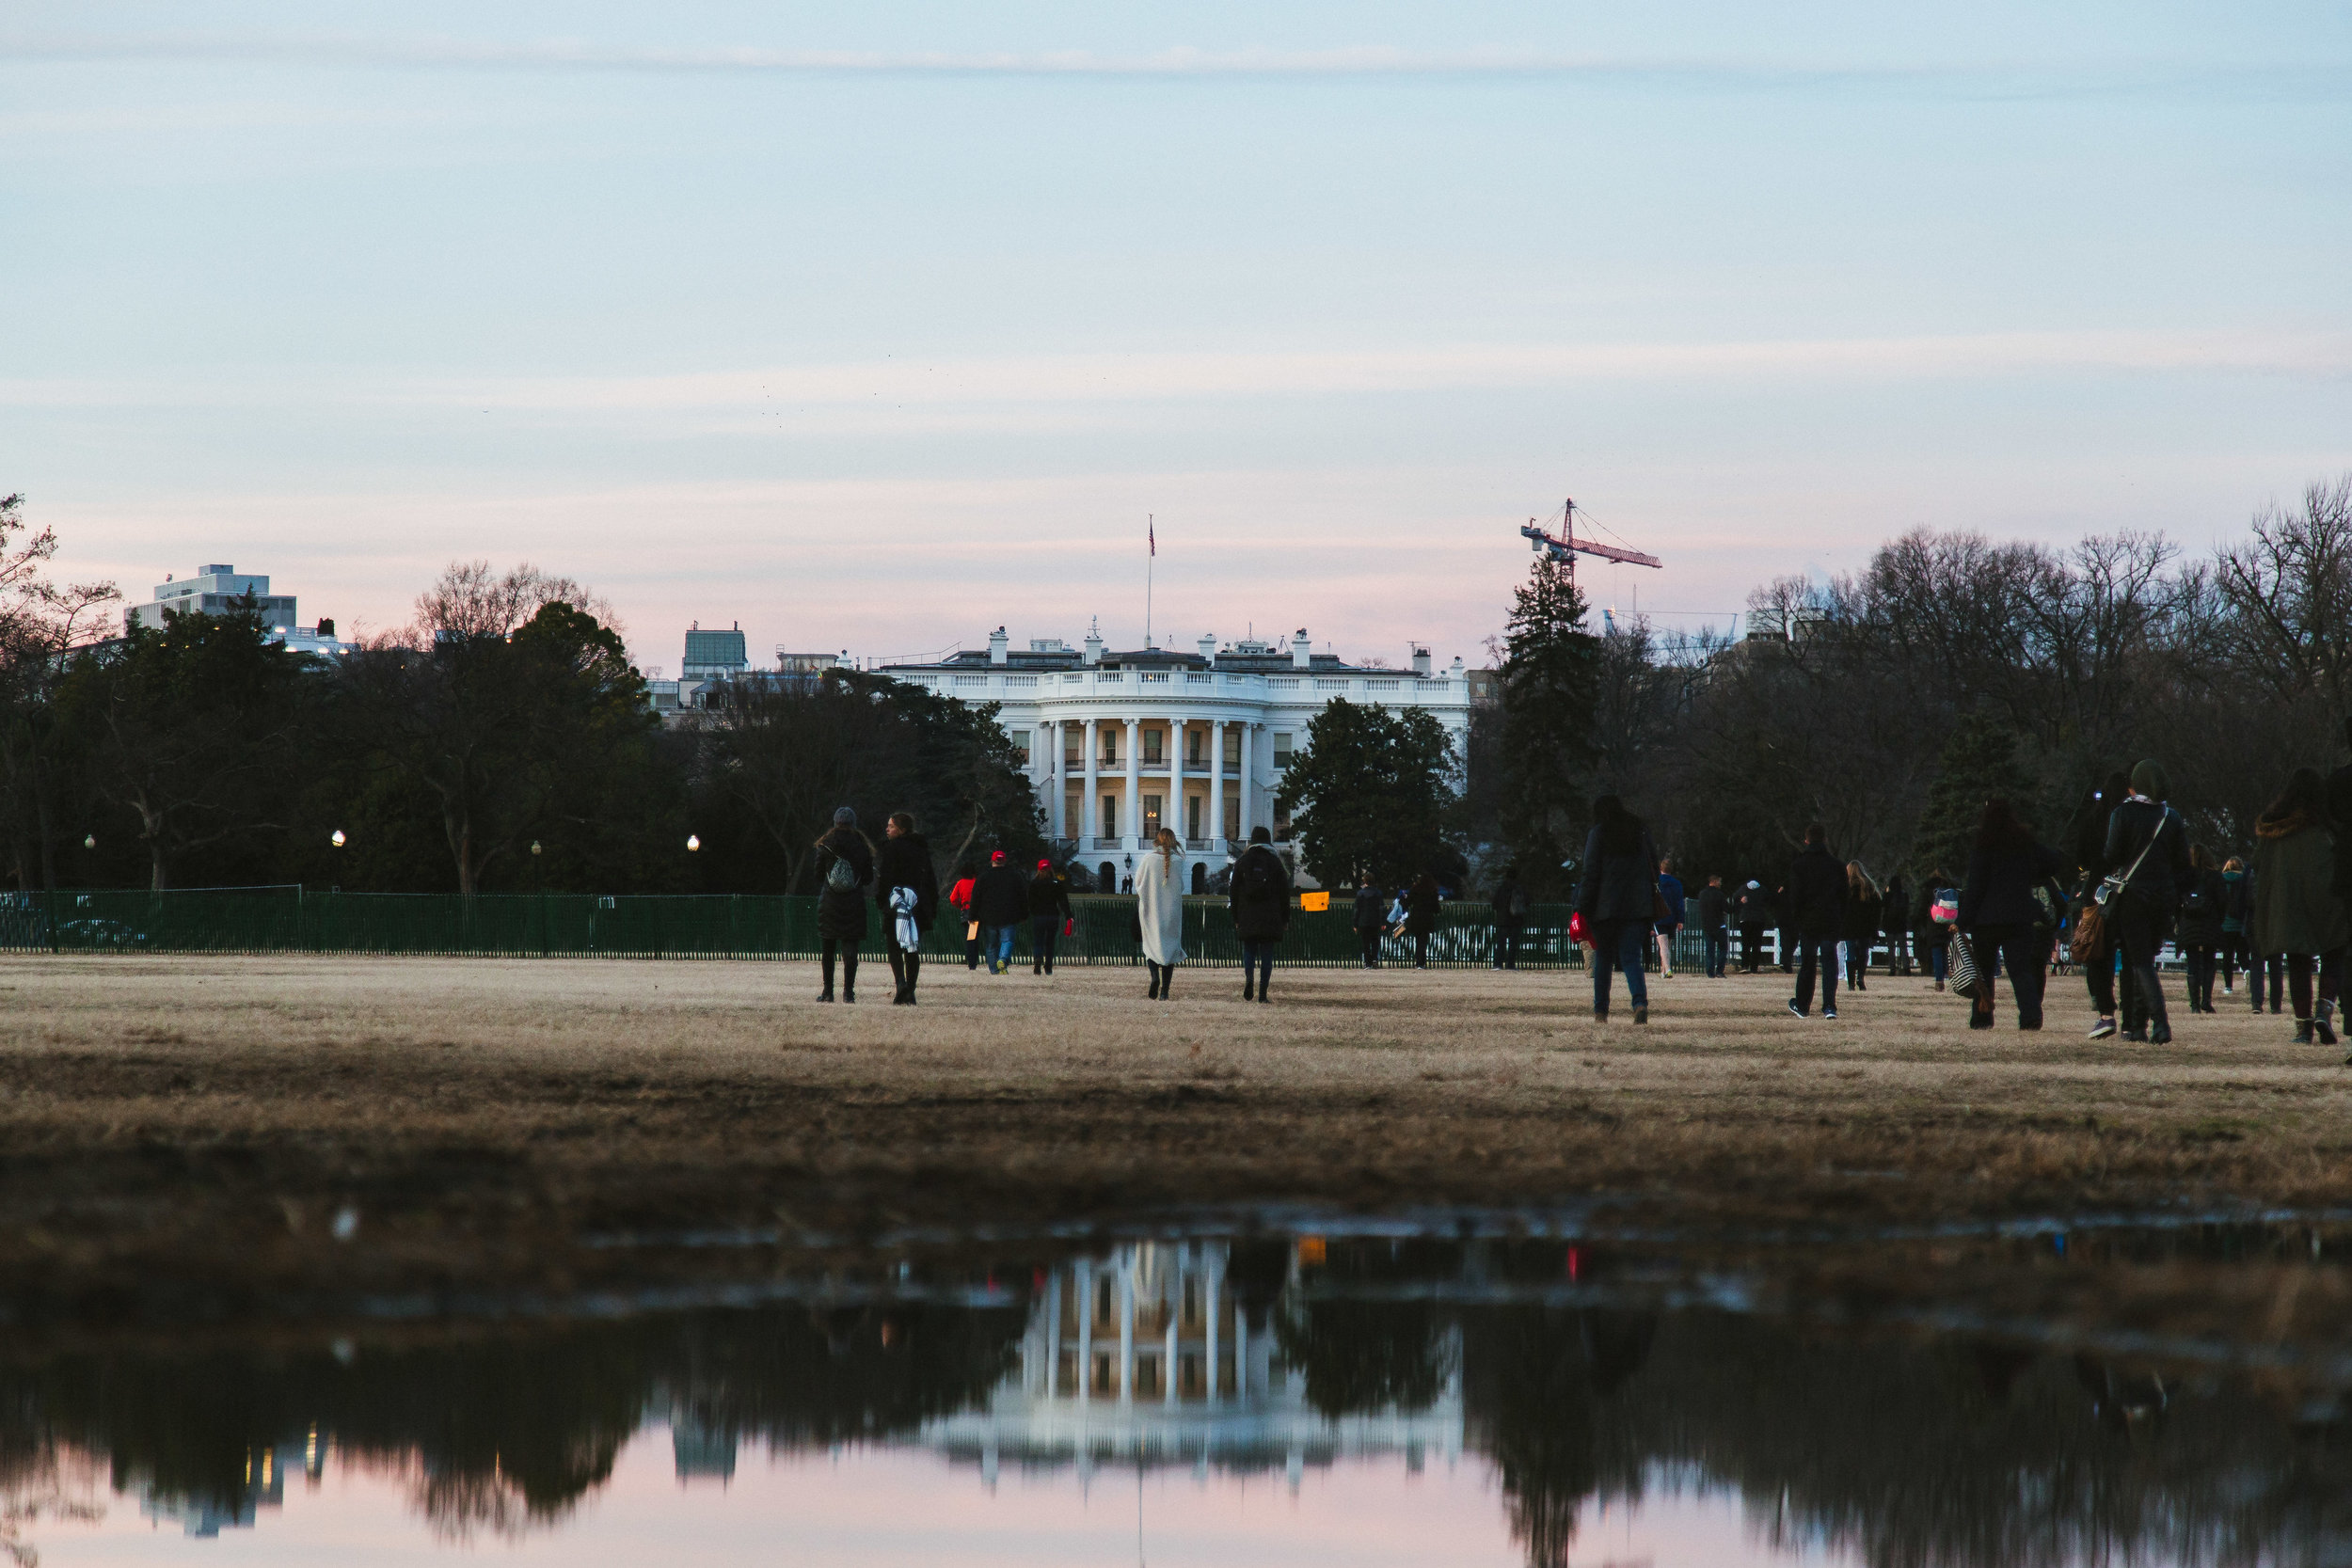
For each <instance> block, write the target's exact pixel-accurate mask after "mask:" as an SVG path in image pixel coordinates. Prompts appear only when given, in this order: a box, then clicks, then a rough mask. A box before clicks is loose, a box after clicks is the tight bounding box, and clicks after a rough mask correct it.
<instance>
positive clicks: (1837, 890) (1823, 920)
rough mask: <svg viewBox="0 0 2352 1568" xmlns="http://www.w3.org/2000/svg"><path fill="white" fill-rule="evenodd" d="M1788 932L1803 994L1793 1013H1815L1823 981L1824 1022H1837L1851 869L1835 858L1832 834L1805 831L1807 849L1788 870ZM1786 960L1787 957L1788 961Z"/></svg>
mask: <svg viewBox="0 0 2352 1568" xmlns="http://www.w3.org/2000/svg"><path fill="white" fill-rule="evenodd" d="M1846 901H1847V893H1846V868H1845V867H1844V866H1842V865H1839V864H1838V863H1837V861H1836V857H1835V856H1833V855H1832V854H1831V853H1830V852H1829V830H1828V829H1827V828H1824V827H1822V826H1821V825H1820V823H1819V822H1816V823H1814V824H1813V825H1812V826H1811V827H1809V828H1807V829H1805V831H1804V847H1803V848H1801V849H1799V850H1798V851H1797V856H1796V859H1795V860H1793V861H1791V862H1790V863H1789V864H1788V929H1789V930H1790V932H1791V933H1792V934H1793V935H1794V937H1795V939H1796V945H1795V949H1794V958H1795V961H1796V966H1797V994H1796V995H1794V996H1792V997H1790V998H1789V999H1788V1010H1789V1011H1790V1012H1792V1013H1794V1014H1796V1015H1797V1016H1798V1017H1799V1018H1808V1017H1810V1016H1812V1012H1813V976H1814V974H1815V973H1816V972H1817V971H1818V972H1819V973H1820V977H1821V1016H1822V1017H1823V1018H1832V1019H1834V1018H1836V1016H1837V940H1838V936H1839V934H1840V933H1841V932H1843V931H1844V930H1845V928H1846ZM1784 956H1786V955H1784Z"/></svg>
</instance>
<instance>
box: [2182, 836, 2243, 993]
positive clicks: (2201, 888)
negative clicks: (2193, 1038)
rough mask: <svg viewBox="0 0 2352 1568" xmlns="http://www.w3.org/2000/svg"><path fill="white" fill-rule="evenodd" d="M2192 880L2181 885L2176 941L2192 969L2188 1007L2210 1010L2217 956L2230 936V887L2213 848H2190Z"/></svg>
mask: <svg viewBox="0 0 2352 1568" xmlns="http://www.w3.org/2000/svg"><path fill="white" fill-rule="evenodd" d="M2188 865H2189V872H2188V881H2187V882H2186V883H2185V885H2184V886H2183V887H2182V889H2181V925H2180V930H2179V933H2178V935H2177V936H2176V937H2175V939H2174V940H2175V942H2176V943H2177V945H2178V946H2179V947H2180V950H2181V957H2182V958H2183V959H2184V960H2185V964H2186V967H2187V970H2188V1010H2189V1011H2190V1012H2192V1013H2209V1012H2212V1011H2213V1010H2214V1006H2213V978H2214V971H2215V967H2216V960H2217V958H2218V957H2219V954H2220V952H2221V949H2222V947H2223V945H2224V944H2225V943H2226V942H2228V940H2229V939H2228V938H2227V937H2226V936H2224V935H2223V934H2222V930H2221V921H2222V912H2223V909H2224V907H2225V906H2226V904H2227V903H2228V900H2229V896H2230V888H2229V884H2228V883H2227V882H2224V881H2223V880H2222V879H2221V872H2220V871H2219V870H2218V869H2217V867H2216V866H2215V865H2214V862H2213V851H2212V850H2210V849H2208V848H2206V847H2204V846H2203V845H2201V844H2198V845H2192V846H2191V847H2189V851H2188Z"/></svg>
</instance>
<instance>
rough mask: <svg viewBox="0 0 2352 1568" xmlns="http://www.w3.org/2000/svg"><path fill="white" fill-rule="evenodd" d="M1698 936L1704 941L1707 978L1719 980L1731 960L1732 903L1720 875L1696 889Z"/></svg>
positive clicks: (1709, 879)
mask: <svg viewBox="0 0 2352 1568" xmlns="http://www.w3.org/2000/svg"><path fill="white" fill-rule="evenodd" d="M1699 932H1700V934H1701V935H1702V936H1704V937H1706V939H1707V977H1708V979H1710V980H1720V979H1722V978H1723V977H1724V967H1725V965H1726V964H1727V963H1728V962H1729V960H1730V958H1731V901H1730V900H1729V899H1728V898H1726V897H1724V879H1723V876H1722V874H1721V873H1720V872H1719V873H1717V874H1716V875H1714V876H1712V877H1709V878H1708V879H1707V885H1706V886H1705V887H1703V888H1701V889H1699Z"/></svg>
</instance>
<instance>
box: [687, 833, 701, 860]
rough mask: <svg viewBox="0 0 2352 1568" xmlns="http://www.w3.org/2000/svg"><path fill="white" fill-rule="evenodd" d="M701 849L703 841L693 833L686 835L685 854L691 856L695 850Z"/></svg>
mask: <svg viewBox="0 0 2352 1568" xmlns="http://www.w3.org/2000/svg"><path fill="white" fill-rule="evenodd" d="M701 847H703V841H702V839H701V838H700V837H699V836H697V835H696V834H693V833H688V834H687V835H686V852H687V853H688V854H690V855H691V854H692V853H693V852H694V851H695V850H697V849H699V848H701Z"/></svg>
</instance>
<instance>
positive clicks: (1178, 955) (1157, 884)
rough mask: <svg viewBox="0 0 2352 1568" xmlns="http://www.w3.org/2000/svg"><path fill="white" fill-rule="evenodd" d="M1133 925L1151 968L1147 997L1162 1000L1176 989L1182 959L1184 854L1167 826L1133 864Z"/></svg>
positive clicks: (1156, 1000)
mask: <svg viewBox="0 0 2352 1568" xmlns="http://www.w3.org/2000/svg"><path fill="white" fill-rule="evenodd" d="M1136 927H1137V929H1139V930H1140V931H1141V932H1142V933H1143V961H1144V962H1145V963H1146V964H1148V965H1150V966H1151V970H1152V990H1151V993H1150V998H1149V999H1150V1000H1151V1001H1153V1002H1165V1001H1167V1000H1168V993H1169V992H1170V991H1172V990H1175V988H1176V966H1177V965H1178V964H1180V963H1183V962H1184V855H1183V854H1182V853H1181V852H1179V850H1178V848H1177V846H1176V834H1175V833H1174V832H1172V831H1170V830H1169V829H1167V828H1162V829H1161V830H1160V832H1159V837H1158V838H1157V839H1156V840H1154V841H1153V844H1152V847H1151V848H1149V849H1147V850H1145V851H1144V852H1143V861H1142V863H1140V864H1138V865H1137V866H1136Z"/></svg>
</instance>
